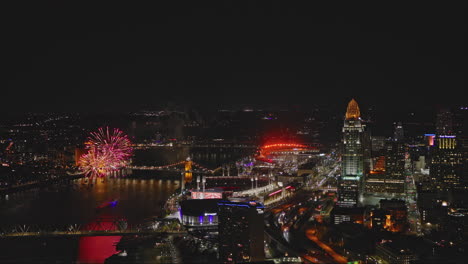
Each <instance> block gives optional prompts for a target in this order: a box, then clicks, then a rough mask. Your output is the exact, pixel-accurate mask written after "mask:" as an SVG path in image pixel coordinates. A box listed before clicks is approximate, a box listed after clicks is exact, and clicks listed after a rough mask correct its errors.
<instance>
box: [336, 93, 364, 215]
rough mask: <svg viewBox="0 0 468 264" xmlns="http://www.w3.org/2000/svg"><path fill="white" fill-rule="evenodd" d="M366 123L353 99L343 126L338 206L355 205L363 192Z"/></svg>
mask: <svg viewBox="0 0 468 264" xmlns="http://www.w3.org/2000/svg"><path fill="white" fill-rule="evenodd" d="M363 132H364V125H363V124H362V121H361V113H360V110H359V106H358V104H357V102H356V101H355V100H354V99H352V100H351V101H350V102H349V104H348V107H347V109H346V115H345V121H344V126H343V142H342V143H343V145H342V146H343V148H342V155H341V157H342V164H341V165H342V169H341V176H340V179H339V181H338V206H341V207H355V206H357V205H358V202H359V196H360V194H361V193H362V180H363V177H364V150H363Z"/></svg>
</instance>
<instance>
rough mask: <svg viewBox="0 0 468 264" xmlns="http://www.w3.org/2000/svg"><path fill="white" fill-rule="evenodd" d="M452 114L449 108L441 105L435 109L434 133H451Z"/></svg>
mask: <svg viewBox="0 0 468 264" xmlns="http://www.w3.org/2000/svg"><path fill="white" fill-rule="evenodd" d="M452 121H453V115H452V111H450V109H448V108H445V107H442V108H440V109H438V111H437V117H436V134H437V135H450V134H453V133H454V131H453V124H452Z"/></svg>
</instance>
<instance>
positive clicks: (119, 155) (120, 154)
mask: <svg viewBox="0 0 468 264" xmlns="http://www.w3.org/2000/svg"><path fill="white" fill-rule="evenodd" d="M85 144H86V149H87V153H86V154H84V155H82V156H81V157H80V161H79V166H80V169H81V171H83V172H84V173H85V174H86V176H88V177H96V176H97V177H100V176H105V175H107V174H108V173H110V172H112V171H116V170H119V169H121V168H123V167H125V166H126V165H127V163H128V161H129V159H130V157H131V156H132V153H133V149H132V146H131V142H130V140H129V139H128V137H127V135H125V134H124V133H123V132H122V131H121V130H119V129H117V128H114V129H112V130H111V129H109V127H106V128H99V129H98V131H97V132H92V133H91V135H90V136H89V137H88V141H87V142H86V143H85Z"/></svg>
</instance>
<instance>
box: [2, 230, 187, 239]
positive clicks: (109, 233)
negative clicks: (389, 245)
mask: <svg viewBox="0 0 468 264" xmlns="http://www.w3.org/2000/svg"><path fill="white" fill-rule="evenodd" d="M141 234H144V235H158V234H160V235H184V234H187V232H186V231H156V230H122V231H120V230H102V231H95V230H91V231H73V232H71V231H53V232H13V233H3V234H0V238H9V237H63V236H124V235H141Z"/></svg>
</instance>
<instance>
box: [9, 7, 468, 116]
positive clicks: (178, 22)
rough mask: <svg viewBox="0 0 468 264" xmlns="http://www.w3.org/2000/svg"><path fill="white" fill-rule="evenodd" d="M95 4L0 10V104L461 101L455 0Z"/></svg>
mask: <svg viewBox="0 0 468 264" xmlns="http://www.w3.org/2000/svg"><path fill="white" fill-rule="evenodd" d="M64 2H67V1H64ZM95 2H97V1H93V2H86V3H83V2H75V5H71V4H63V3H61V2H59V1H49V2H46V1H40V3H39V1H37V2H33V1H31V2H30V3H29V4H26V3H24V2H22V3H21V4H19V3H16V4H13V5H10V6H5V5H4V6H3V7H2V8H1V10H2V20H3V22H2V28H3V30H2V43H3V44H6V45H4V46H3V48H2V53H3V56H2V63H3V64H4V67H3V68H4V71H3V78H1V80H2V84H1V87H2V94H1V98H2V103H1V106H0V108H1V110H2V111H3V112H5V111H6V112H25V111H103V110H106V111H119V110H124V111H131V110H137V109H141V108H158V107H160V106H162V105H166V104H167V103H168V102H175V103H184V104H191V105H202V106H207V107H213V108H218V107H222V106H224V105H228V104H251V105H255V104H291V105H293V104H302V105H307V104H312V103H326V104H336V105H344V106H343V108H345V105H346V103H347V102H348V101H349V100H350V99H351V98H353V97H354V98H356V100H358V102H359V103H360V104H362V105H364V106H369V107H370V106H375V107H377V108H380V109H381V110H382V109H389V107H391V106H394V108H393V109H395V110H394V111H397V110H396V109H398V111H412V110H414V109H432V108H433V107H434V106H435V105H436V104H449V103H454V104H465V103H466V104H468V100H466V98H467V97H465V96H461V95H460V93H461V92H463V90H466V83H465V76H466V73H467V72H468V69H467V66H466V61H467V60H466V51H465V50H466V46H467V43H466V36H467V27H466V18H467V17H466V11H467V5H466V3H463V4H458V5H452V4H449V3H446V2H438V3H437V4H434V5H429V4H424V5H416V4H414V5H408V3H405V4H404V5H402V4H394V5H390V2H388V3H386V4H381V5H368V4H361V5H356V3H354V2H353V3H348V4H339V5H338V4H336V5H328V6H322V5H321V6H319V5H303V4H300V3H288V4H284V3H281V4H279V3H278V2H273V3H268V5H265V4H264V3H263V4H260V2H255V1H249V3H237V1H236V2H234V3H233V1H230V2H227V1H213V2H209V3H206V4H202V3H198V1H188V3H190V4H187V3H185V2H178V1H177V2H174V1H171V2H172V3H174V5H172V6H168V5H160V6H157V5H152V6H143V5H136V4H132V5H130V6H127V5H118V4H116V3H113V2H112V1H109V2H106V4H100V5H99V6H96V3H95ZM194 2H197V3H194ZM132 3H133V2H132Z"/></svg>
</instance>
